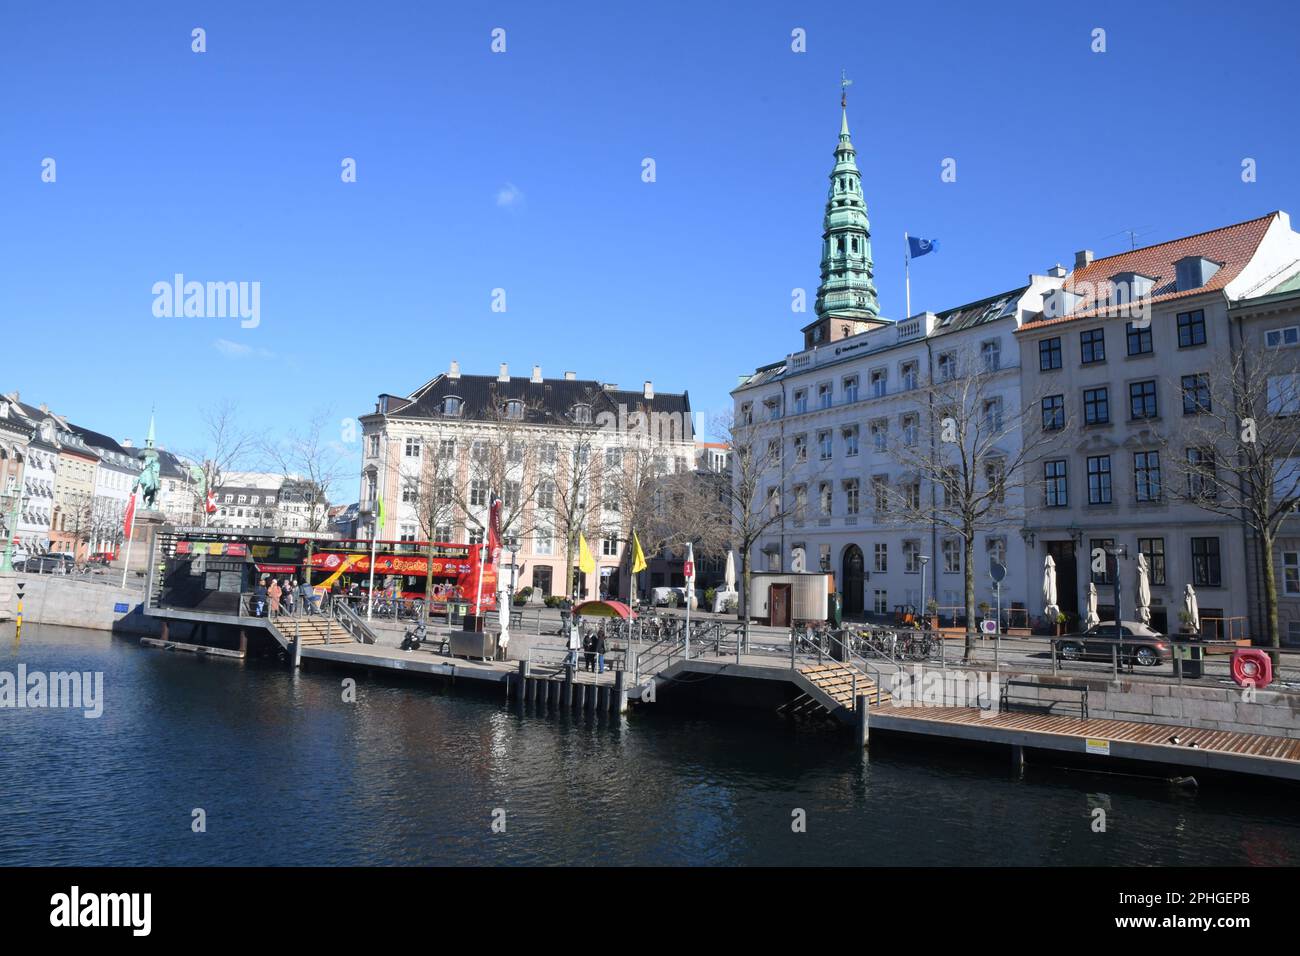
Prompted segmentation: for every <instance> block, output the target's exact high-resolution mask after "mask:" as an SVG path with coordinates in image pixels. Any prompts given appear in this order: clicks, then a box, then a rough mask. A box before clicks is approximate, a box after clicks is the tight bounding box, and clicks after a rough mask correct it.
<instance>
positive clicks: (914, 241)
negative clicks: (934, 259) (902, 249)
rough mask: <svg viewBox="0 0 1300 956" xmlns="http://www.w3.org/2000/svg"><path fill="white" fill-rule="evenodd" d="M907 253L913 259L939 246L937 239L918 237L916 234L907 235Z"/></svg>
mask: <svg viewBox="0 0 1300 956" xmlns="http://www.w3.org/2000/svg"><path fill="white" fill-rule="evenodd" d="M907 247H908V253H909V254H910V255H911V257H912V258H913V259H916V258H918V257H920V256H924V255H926V254H928V253H931V252H934V250H936V249H938V248H939V240H938V239H918V238H916V236H908V237H907Z"/></svg>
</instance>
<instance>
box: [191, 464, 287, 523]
mask: <svg viewBox="0 0 1300 956" xmlns="http://www.w3.org/2000/svg"><path fill="white" fill-rule="evenodd" d="M284 483H285V478H284V475H277V474H271V473H264V472H252V471H248V472H240V471H232V472H228V473H227V474H225V475H223V476H222V478H221V487H219V488H217V489H216V492H217V511H216V513H215V514H213V515H212V516H211V517H210V518H209V519H208V526H209V527H212V528H237V529H240V530H248V529H253V528H256V529H260V530H267V531H270V530H273V529H276V528H278V527H281V518H280V514H279V504H280V489H281V487H282V486H283V485H284Z"/></svg>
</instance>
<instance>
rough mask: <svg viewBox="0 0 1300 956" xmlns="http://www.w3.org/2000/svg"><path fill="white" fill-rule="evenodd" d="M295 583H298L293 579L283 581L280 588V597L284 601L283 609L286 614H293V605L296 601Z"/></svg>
mask: <svg viewBox="0 0 1300 956" xmlns="http://www.w3.org/2000/svg"><path fill="white" fill-rule="evenodd" d="M297 583H298V582H297V581H295V580H294V579H293V578H289V579H288V580H286V581H285V583H284V585H283V586H282V588H281V595H282V598H281V599H282V600H283V601H284V608H285V613H286V614H292V613H293V608H294V603H295V602H296V601H297V600H298V588H297Z"/></svg>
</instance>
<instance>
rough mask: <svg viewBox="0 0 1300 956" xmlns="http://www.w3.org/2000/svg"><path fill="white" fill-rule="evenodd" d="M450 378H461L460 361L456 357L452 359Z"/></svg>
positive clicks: (449, 370)
mask: <svg viewBox="0 0 1300 956" xmlns="http://www.w3.org/2000/svg"><path fill="white" fill-rule="evenodd" d="M447 377H448V378H460V363H459V362H457V361H456V360H455V359H452V360H451V368H450V369H448V371H447Z"/></svg>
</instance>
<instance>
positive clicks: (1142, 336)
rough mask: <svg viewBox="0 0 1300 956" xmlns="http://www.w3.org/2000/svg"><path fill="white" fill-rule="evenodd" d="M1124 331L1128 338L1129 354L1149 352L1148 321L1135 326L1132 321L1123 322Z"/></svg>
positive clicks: (1149, 330)
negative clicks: (1145, 323) (1142, 324)
mask: <svg viewBox="0 0 1300 956" xmlns="http://www.w3.org/2000/svg"><path fill="white" fill-rule="evenodd" d="M1124 331H1125V334H1126V336H1127V338H1128V354H1129V355H1149V354H1151V325H1150V323H1148V324H1147V325H1144V326H1136V325H1134V324H1133V323H1132V322H1126V323H1125V324H1124Z"/></svg>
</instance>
